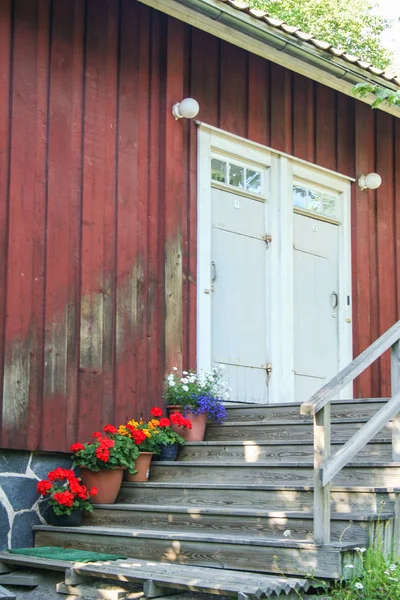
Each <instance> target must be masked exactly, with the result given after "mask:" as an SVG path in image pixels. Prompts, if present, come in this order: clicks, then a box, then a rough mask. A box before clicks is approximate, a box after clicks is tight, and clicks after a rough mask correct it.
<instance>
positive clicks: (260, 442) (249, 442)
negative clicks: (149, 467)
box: [154, 423, 392, 464]
mask: <svg viewBox="0 0 400 600" xmlns="http://www.w3.org/2000/svg"><path fill="white" fill-rule="evenodd" d="M259 424H262V423H259ZM347 441H348V440H347V439H343V440H340V439H335V440H332V441H331V446H342V445H343V444H345V443H346V442H347ZM288 443H290V444H291V445H292V446H312V445H313V442H312V440H310V441H307V440H290V442H289V441H288V440H270V441H267V440H242V441H241V440H226V441H224V440H215V441H212V440H211V441H210V440H208V441H203V442H185V446H189V447H193V446H204V447H207V446H287V445H288ZM391 443H392V442H391V440H390V439H388V438H374V439H373V440H372V441H371V442H370V444H391ZM154 462H157V464H158V463H159V462H164V461H157V460H156V459H155V460H154Z"/></svg>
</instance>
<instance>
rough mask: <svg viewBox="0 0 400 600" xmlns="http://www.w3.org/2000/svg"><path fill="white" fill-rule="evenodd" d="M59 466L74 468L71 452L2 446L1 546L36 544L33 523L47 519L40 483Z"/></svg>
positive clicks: (26, 546)
mask: <svg viewBox="0 0 400 600" xmlns="http://www.w3.org/2000/svg"><path fill="white" fill-rule="evenodd" d="M56 467H63V468H64V469H70V468H71V459H70V458H69V456H68V455H57V454H43V453H34V452H24V451H19V450H1V449H0V550H4V548H29V547H30V546H33V544H34V536H33V531H32V527H33V526H34V525H40V524H41V523H43V524H44V523H46V521H45V520H44V518H43V516H42V514H41V509H40V503H39V498H40V496H39V494H38V493H37V491H36V485H37V482H38V481H39V480H40V479H46V478H47V474H48V472H49V471H52V470H53V469H55V468H56Z"/></svg>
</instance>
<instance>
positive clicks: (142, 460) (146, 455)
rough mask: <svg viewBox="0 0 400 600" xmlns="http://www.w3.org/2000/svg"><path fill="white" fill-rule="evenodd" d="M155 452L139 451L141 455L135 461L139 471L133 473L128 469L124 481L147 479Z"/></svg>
mask: <svg viewBox="0 0 400 600" xmlns="http://www.w3.org/2000/svg"><path fill="white" fill-rule="evenodd" d="M153 454H154V453H153V452H139V456H138V457H137V459H136V462H135V469H136V470H137V473H135V474H134V475H131V474H130V473H129V472H128V471H125V473H124V481H129V482H132V483H133V482H135V481H147V480H148V478H149V473H150V463H151V459H152V457H153Z"/></svg>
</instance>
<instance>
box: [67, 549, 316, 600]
mask: <svg viewBox="0 0 400 600" xmlns="http://www.w3.org/2000/svg"><path fill="white" fill-rule="evenodd" d="M73 571H74V572H75V573H78V574H79V575H83V576H91V577H103V578H109V579H116V580H119V581H121V580H123V581H127V582H138V581H148V580H151V581H153V582H155V583H157V584H162V585H163V586H166V587H171V588H174V587H175V588H178V589H188V590H191V591H195V592H211V593H217V594H224V593H226V594H229V593H239V592H242V593H246V594H249V595H251V596H255V597H257V598H259V597H261V596H266V597H268V596H270V595H271V594H274V596H279V595H280V594H281V593H284V594H288V593H289V592H290V591H297V592H300V591H307V590H308V588H309V587H310V584H309V582H308V581H307V580H306V579H304V578H297V577H279V576H274V575H263V574H256V573H249V572H243V571H242V572H241V571H234V570H228V569H214V568H210V567H192V566H189V565H175V564H171V563H162V562H158V561H146V560H139V559H136V558H133V559H127V560H118V561H112V562H108V563H90V564H87V565H79V566H75V567H74V568H73Z"/></svg>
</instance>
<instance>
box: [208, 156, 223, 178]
mask: <svg viewBox="0 0 400 600" xmlns="http://www.w3.org/2000/svg"><path fill="white" fill-rule="evenodd" d="M211 179H213V180H214V181H219V182H220V183H226V162H224V161H223V160H218V158H213V159H212V160H211Z"/></svg>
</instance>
